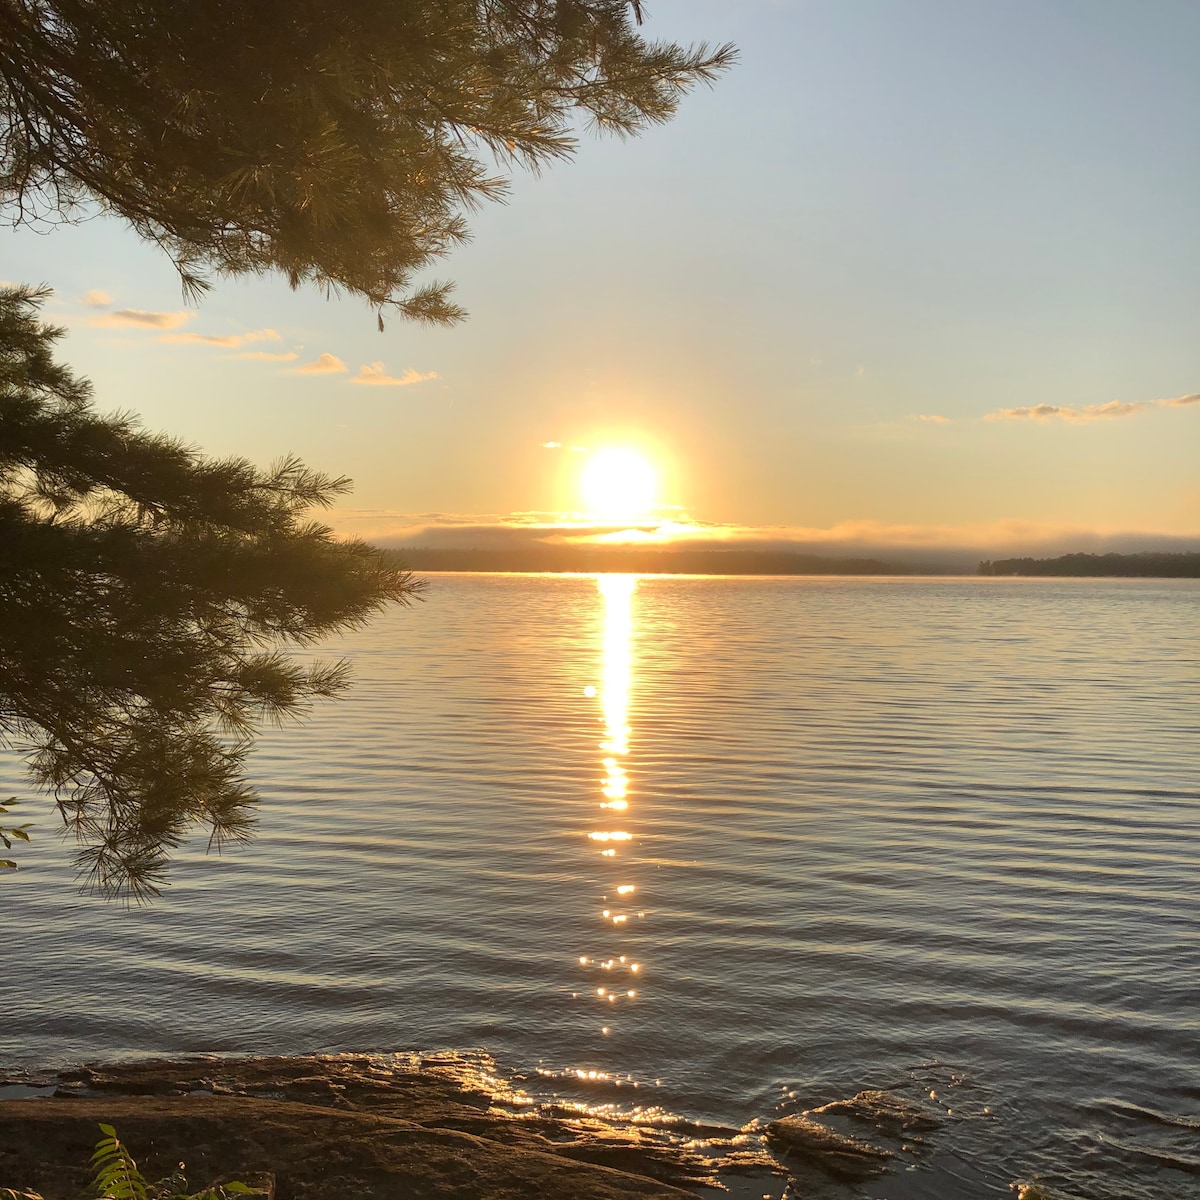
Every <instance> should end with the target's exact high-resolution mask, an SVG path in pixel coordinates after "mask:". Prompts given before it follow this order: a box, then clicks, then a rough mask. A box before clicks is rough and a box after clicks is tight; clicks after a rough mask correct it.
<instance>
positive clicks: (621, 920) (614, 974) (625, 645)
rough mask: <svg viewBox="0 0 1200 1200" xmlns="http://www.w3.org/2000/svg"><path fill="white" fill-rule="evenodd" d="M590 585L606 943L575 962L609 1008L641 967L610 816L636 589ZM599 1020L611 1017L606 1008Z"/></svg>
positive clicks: (625, 736)
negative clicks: (633, 948) (629, 942)
mask: <svg viewBox="0 0 1200 1200" xmlns="http://www.w3.org/2000/svg"><path fill="white" fill-rule="evenodd" d="M596 586H597V588H598V590H599V592H600V596H601V599H602V600H603V603H604V626H603V642H602V646H603V652H602V657H601V671H602V674H601V686H600V689H599V693H598V695H599V700H600V710H601V718H602V722H603V727H604V732H603V737H602V738H601V741H600V743H599V747H598V748H599V750H600V753H601V754H602V755H603V757H602V759H601V765H602V767H603V771H604V773H603V776H602V779H601V784H600V794H601V796H602V797H603V799H602V800H601V801H600V808H601V809H602V810H603V811H604V812H606V813H609V814H612V817H610V819H609V820H608V821H606V822H605V823H604V825H603V827H601V828H598V829H592V830H591V831H590V832H589V833H588V838H589V839H590V840H591V841H592V842H593V843H595V844H596V845H597V846H598V847H599V848H600V849H599V852H600V855H601V856H602V857H603V858H605V859H608V860H610V861H611V864H612V867H613V878H612V881H611V882H610V883H609V884H608V885H607V890H606V891H605V892H604V893H603V895H602V896H601V902H602V904H603V907H602V908H601V909H600V913H599V916H600V918H601V920H602V921H603V922H604V925H605V926H606V928H607V929H608V937H607V939H606V941H607V943H608V944H607V946H606V948H605V950H604V951H603V952H602V953H600V954H599V955H596V956H589V955H581V956H580V958H579V965H580V966H581V967H583V968H584V969H585V970H586V971H587V972H589V973H593V972H594V974H592V978H593V979H594V980H596V982H595V983H594V985H593V986H592V988H591V996H592V998H593V999H594V1000H595V1001H596V1002H598V1003H599V1004H601V1005H602V1006H603V1007H604V1008H605V1009H607V1010H609V1011H611V1010H612V1009H613V1007H614V1006H615V1005H616V1004H618V1002H628V1001H631V1000H634V999H636V998H637V987H636V986H634V985H635V984H636V982H637V976H638V973H639V972H640V971H641V969H642V966H641V963H638V962H634V961H633V960H632V958H631V957H630V956H629V955H628V954H621V953H620V952H619V951H620V945H619V938H620V931H621V929H622V927H623V926H625V925H626V924H627V923H628V922H629V920H630V919H631V918H634V919H637V918H640V917H641V916H642V915H643V914H642V913H640V912H634V911H632V910H631V909H630V908H629V907H627V906H628V905H630V903H631V901H632V899H633V897H634V896H635V895H636V893H637V885H636V884H635V883H634V882H633V881H632V880H630V879H629V878H627V877H626V876H625V875H624V874H623V873H622V870H621V868H622V866H623V864H622V863H621V861H620V857H619V855H618V848H619V847H621V846H625V845H628V844H629V843H630V842H632V841H633V834H631V833H630V832H629V831H628V830H627V829H625V828H622V824H623V822H620V821H618V820H614V819H612V818H613V817H616V816H617V815H618V814H622V815H623V814H625V813H627V811H628V809H629V772H628V770H627V769H626V766H625V761H626V759H627V756H628V754H629V743H630V735H631V731H630V728H629V697H630V692H631V690H632V687H633V597H634V593H635V591H636V590H637V576H635V575H601V576H599V577H598V578H597V580H596ZM587 695H588V696H596V695H597V689H596V688H595V687H589V688H588V689H587ZM614 939H616V941H614ZM600 980H603V982H600ZM584 994H585V995H587V993H584ZM603 1019H605V1020H609V1019H611V1018H610V1017H609V1014H608V1013H607V1012H606V1013H605V1017H604V1018H603ZM610 1029H611V1027H610V1026H609V1025H602V1026H601V1032H602V1033H603V1034H605V1035H607V1034H608V1033H609V1032H610ZM591 1075H594V1072H593V1073H591ZM589 1077H590V1076H589Z"/></svg>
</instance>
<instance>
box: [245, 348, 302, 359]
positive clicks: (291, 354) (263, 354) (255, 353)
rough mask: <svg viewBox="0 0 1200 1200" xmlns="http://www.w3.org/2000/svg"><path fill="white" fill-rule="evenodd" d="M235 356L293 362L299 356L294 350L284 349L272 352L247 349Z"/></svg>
mask: <svg viewBox="0 0 1200 1200" xmlns="http://www.w3.org/2000/svg"><path fill="white" fill-rule="evenodd" d="M235 357H236V358H253V359H256V360H258V361H259V362H295V361H296V359H298V358H299V357H300V355H298V354H297V353H296V352H295V351H294V350H285V351H283V352H282V353H280V354H273V353H272V352H271V351H270V350H247V351H246V353H245V354H238V355H235Z"/></svg>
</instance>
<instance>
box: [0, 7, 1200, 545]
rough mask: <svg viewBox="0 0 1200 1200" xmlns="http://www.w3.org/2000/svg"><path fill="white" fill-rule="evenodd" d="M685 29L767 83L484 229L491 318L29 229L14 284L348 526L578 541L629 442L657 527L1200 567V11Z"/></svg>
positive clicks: (64, 349)
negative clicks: (597, 474) (595, 492)
mask: <svg viewBox="0 0 1200 1200" xmlns="http://www.w3.org/2000/svg"><path fill="white" fill-rule="evenodd" d="M646 31H647V33H648V34H649V35H651V36H654V37H660V38H666V39H671V40H677V41H682V42H688V43H691V42H698V41H708V42H710V43H719V42H724V41H732V42H734V43H736V44H737V45H738V47H739V48H740V52H741V58H740V62H739V64H738V65H737V66H736V67H735V68H734V69H733V70H732V71H731V72H729V73H728V74H727V75H726V76H724V77H723V78H722V79H721V80H720V82H719V83H718V84H717V85H716V86H715V87H713V88H712V89H701V90H699V91H697V92H695V93H693V94H692V95H690V96H689V97H688V98H686V99H685V100H684V102H683V104H682V105H681V108H680V112H679V114H678V116H677V117H676V118H675V120H674V121H672V122H671V123H669V124H667V125H665V126H662V127H657V128H654V129H651V130H650V131H648V132H647V133H645V134H643V135H642V136H641V137H640V138H638V139H635V140H632V141H620V140H617V139H611V138H604V139H596V138H589V139H586V140H584V141H582V142H581V144H580V147H579V151H578V153H577V155H576V158H575V160H574V161H573V162H571V163H567V164H559V165H556V166H554V167H551V168H549V169H548V170H547V171H546V172H545V173H543V174H542V175H540V176H537V177H533V176H529V175H524V176H517V177H516V178H515V179H514V186H513V188H512V192H511V196H510V199H509V202H508V203H507V204H506V205H503V206H500V205H493V206H491V207H489V208H487V209H485V210H483V211H481V212H479V213H477V214H475V215H473V216H472V218H471V227H472V231H473V240H472V241H471V242H470V243H469V244H467V245H466V246H464V247H461V248H460V249H458V250H456V251H455V252H454V254H453V255H452V256H451V257H450V258H448V259H447V260H446V261H445V263H444V264H443V266H442V268H441V269H440V270H438V271H436V272H435V273H434V275H435V277H437V278H450V279H453V280H454V281H455V282H456V284H457V291H456V299H457V300H458V301H459V302H460V303H462V304H463V305H464V306H465V307H466V308H467V309H468V310H469V312H470V314H471V315H470V318H469V320H468V321H467V322H466V323H465V324H462V325H459V326H456V327H454V328H449V329H440V328H426V327H421V326H416V325H413V324H410V323H405V322H403V321H401V320H399V319H393V320H391V321H389V322H388V323H387V328H386V330H385V332H383V333H379V332H378V331H377V329H376V325H375V317H374V314H373V313H372V312H371V311H370V310H369V309H368V308H367V307H366V306H365V305H364V304H362V303H360V302H358V301H357V300H354V299H349V298H345V297H342V298H340V299H338V298H335V299H332V300H329V299H326V298H324V297H323V296H321V295H320V294H319V293H317V292H316V291H315V290H313V289H307V290H302V291H300V292H292V291H290V290H289V289H288V287H287V285H286V283H285V282H284V281H283V280H282V279H279V278H262V279H253V280H218V281H217V282H216V284H215V286H214V288H213V290H212V291H211V292H210V293H209V294H208V295H207V296H206V297H205V298H204V299H203V301H202V302H201V303H200V305H199V306H198V307H188V306H185V304H184V302H183V298H182V295H181V291H180V287H179V283H178V279H177V277H176V275H175V272H174V269H173V267H172V265H171V264H170V262H169V261H168V260H167V259H166V258H165V257H164V256H163V255H162V254H161V252H159V251H157V250H155V249H153V248H151V247H149V246H147V245H145V244H143V243H141V242H140V241H139V240H138V238H137V236H136V235H135V234H134V233H133V232H132V231H130V230H129V229H128V228H126V227H125V226H124V225H123V224H122V223H121V222H120V221H119V220H117V219H115V218H102V219H97V220H93V221H89V222H86V223H84V224H82V225H80V226H77V227H69V228H68V227H63V228H58V229H55V230H52V231H50V232H48V233H37V232H34V231H30V230H19V231H16V232H11V231H8V230H5V231H4V233H3V235H2V240H0V247H2V250H0V277H2V278H5V279H9V280H15V281H23V282H33V283H40V282H45V283H48V284H50V285H51V286H52V287H53V288H54V289H55V297H54V300H53V302H52V303H51V305H50V306H49V308H48V310H47V311H48V316H49V318H50V319H52V320H54V321H56V322H59V323H61V324H64V325H65V326H67V328H68V329H69V331H70V332H69V337H67V338H66V339H65V341H64V342H63V343H61V353H62V355H63V357H64V358H65V359H66V360H67V361H69V362H70V363H71V364H72V365H73V366H74V367H75V368H76V369H77V370H78V371H80V372H82V373H83V374H86V375H87V376H89V377H90V378H91V379H92V381H93V383H94V385H95V389H96V403H97V406H98V407H99V408H101V409H121V410H125V411H133V412H136V413H138V414H140V415H141V417H142V418H143V419H144V421H145V423H146V425H147V426H149V427H151V428H154V429H161V430H165V431H168V432H171V433H173V434H176V435H178V436H180V437H182V438H183V439H185V440H187V441H189V442H191V443H193V444H195V445H198V446H199V447H201V448H202V449H204V450H206V451H208V452H211V453H213V454H218V455H229V454H236V455H243V456H246V457H248V458H250V459H252V460H254V461H256V462H259V463H262V464H264V465H265V464H266V463H268V462H270V461H272V460H274V459H276V458H278V457H280V456H281V455H283V454H285V453H289V452H291V453H296V454H299V455H300V456H301V457H302V458H303V459H304V460H305V461H306V462H307V463H309V464H310V465H311V466H314V467H318V468H321V469H324V470H327V471H329V472H332V473H334V474H346V475H349V476H351V477H352V478H353V479H354V481H355V490H354V493H353V495H352V496H350V497H349V498H347V499H346V500H345V502H344V503H342V504H341V505H340V506H339V507H338V509H336V510H335V511H334V512H333V513H332V514H331V515H330V522H331V523H332V524H333V525H334V526H335V528H337V529H339V530H342V531H345V532H353V533H357V534H360V535H362V536H367V537H370V538H373V539H376V540H379V541H380V542H382V543H385V544H392V545H417V544H455V545H464V544H479V545H483V544H490V543H489V539H491V540H492V541H495V540H496V539H500V540H501V541H503V540H504V539H505V538H510V537H512V536H522V537H535V538H546V537H556V536H561V533H562V531H561V530H558V526H559V524H560V523H561V521H562V520H563V517H564V514H572V513H578V512H579V511H580V508H581V505H582V504H583V501H582V500H581V497H580V495H579V486H578V484H579V479H580V476H581V473H582V472H583V470H584V468H585V467H586V464H587V462H588V461H589V460H590V458H591V457H592V456H593V455H594V454H595V453H596V452H597V451H598V450H601V449H604V448H610V447H627V448H630V449H633V450H635V451H637V452H639V453H641V454H642V455H643V456H644V457H645V458H646V459H647V460H648V461H649V462H650V463H651V464H652V465H653V467H654V469H655V471H656V472H657V476H658V490H657V501H658V505H657V507H656V509H655V514H654V516H655V519H654V521H651V522H649V523H646V522H643V523H642V527H641V535H642V536H646V535H647V533H649V534H650V535H651V536H657V537H661V538H669V539H670V538H682V539H690V540H692V541H693V542H695V543H697V544H704V543H707V542H712V543H713V544H720V545H730V544H741V543H750V544H754V543H764V544H765V543H769V544H771V545H781V546H782V545H795V546H796V547H797V548H801V549H806V550H812V549H814V548H816V549H820V548H828V549H833V550H837V551H839V552H840V551H845V550H854V551H863V550H870V551H876V550H878V549H879V548H881V547H883V548H887V547H893V548H914V547H921V548H929V547H936V546H954V547H966V548H969V549H976V548H977V549H978V550H979V551H980V553H982V554H986V555H987V556H994V555H999V554H1004V553H1039V552H1046V553H1061V552H1063V551H1065V550H1074V549H1084V550H1098V549H1110V548H1115V549H1140V548H1166V549H1184V548H1189V549H1197V548H1200V470H1198V469H1197V467H1198V464H1200V230H1198V226H1200V223H1198V221H1197V205H1196V197H1197V196H1200V120H1198V119H1197V118H1198V116H1200V73H1198V72H1197V71H1196V70H1195V47H1196V45H1197V44H1200V6H1197V5H1196V4H1194V3H1192V2H1191V0H1179V2H1175V0H1151V2H1149V3H1144V4H1136V5H1135V4H1129V3H1126V2H1120V3H1117V2H1111V0H1008V2H1007V3H1005V4H1003V5H997V4H989V3H985V2H984V0H968V2H966V3H964V2H963V0H944V2H935V0H853V2H851V3H847V0H737V2H736V3H730V2H729V0H720V2H718V0H652V2H651V4H650V5H649V6H648V20H647V25H646ZM656 529H657V530H659V532H657V533H655V530H656ZM568 533H570V531H568ZM571 536H574V535H573V534H571Z"/></svg>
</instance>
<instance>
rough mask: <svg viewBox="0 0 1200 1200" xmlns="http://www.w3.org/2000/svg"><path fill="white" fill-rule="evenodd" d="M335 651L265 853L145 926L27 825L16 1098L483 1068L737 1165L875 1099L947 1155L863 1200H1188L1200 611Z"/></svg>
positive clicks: (524, 591)
mask: <svg viewBox="0 0 1200 1200" xmlns="http://www.w3.org/2000/svg"><path fill="white" fill-rule="evenodd" d="M332 649H334V650H335V652H337V653H345V654H346V655H348V656H349V657H350V658H351V659H352V660H353V662H354V666H355V669H356V673H357V685H356V687H355V689H354V691H353V693H352V694H351V695H350V697H349V698H348V699H346V700H344V701H341V702H339V703H332V704H325V705H323V706H321V707H319V708H318V709H317V710H316V711H315V713H314V714H313V716H312V717H311V719H309V720H307V721H306V722H304V723H303V724H301V725H294V726H289V727H287V728H285V729H283V730H279V731H272V732H270V733H269V734H267V735H266V736H265V737H264V738H263V739H262V741H261V743H260V748H259V750H258V752H257V753H256V755H255V757H254V760H253V772H254V777H255V779H256V781H257V783H258V784H259V786H260V788H261V792H262V795H263V805H262V811H261V827H260V831H259V836H258V838H257V839H256V841H255V842H254V843H253V844H252V845H250V846H248V847H246V848H244V849H239V850H236V851H234V852H232V853H230V854H228V855H226V857H224V858H221V859H214V858H206V857H205V856H203V854H201V853H200V852H198V851H197V852H192V853H187V854H185V855H183V856H181V858H180V860H179V862H178V864H177V866H176V868H175V871H174V876H173V880H174V882H173V886H172V887H171V888H170V889H169V892H168V894H167V895H166V896H165V897H164V898H163V899H162V900H161V901H159V902H158V903H157V904H156V905H155V906H153V907H150V908H146V909H141V910H138V909H133V910H125V909H122V908H121V907H118V906H111V905H105V904H104V903H102V902H100V901H96V900H90V899H84V898H80V897H78V896H77V895H76V894H75V893H74V891H73V888H72V880H71V873H70V869H69V853H70V847H69V846H67V845H64V844H63V843H61V842H60V841H59V840H58V838H57V837H56V836H55V835H54V833H53V824H52V821H51V818H50V817H49V815H48V814H47V813H46V810H45V808H44V807H42V806H40V805H36V804H35V803H33V802H31V803H30V804H29V805H28V809H29V810H33V809H34V808H35V807H36V808H37V810H38V811H36V812H34V811H30V812H29V813H28V816H27V818H26V819H37V820H38V821H39V827H38V829H36V830H35V833H36V834H37V838H36V840H35V841H34V843H33V844H32V846H31V847H25V846H20V847H18V849H19V850H20V851H21V861H22V866H23V869H22V871H21V872H20V873H19V874H18V875H15V876H12V877H10V878H7V879H5V880H3V881H0V883H2V886H3V887H4V889H5V891H4V898H5V901H6V904H5V917H6V920H5V932H4V943H3V944H4V957H5V968H6V969H5V971H4V976H3V983H0V1004H2V1006H3V1012H4V1019H3V1023H2V1024H0V1039H2V1045H0V1066H8V1067H11V1066H14V1065H20V1064H24V1065H37V1066H49V1065H63V1064H66V1063H70V1062H73V1061H79V1060H81V1059H103V1058H110V1059H111V1058H113V1057H116V1056H120V1055H126V1054H148V1053H161V1052H165V1053H169V1054H178V1053H184V1052H199V1051H228V1052H234V1051H238V1052H259V1051H263V1052H267V1051H269V1052H282V1053H292V1052H309V1051H337V1050H379V1051H396V1050H404V1049H409V1048H421V1049H427V1050H433V1049H438V1048H444V1047H453V1048H460V1049H461V1048H469V1047H481V1048H483V1049H484V1050H486V1051H487V1052H488V1053H489V1054H490V1055H492V1056H494V1058H495V1060H496V1063H497V1064H498V1067H499V1069H500V1070H501V1071H502V1072H505V1073H508V1074H510V1075H512V1076H514V1077H516V1078H518V1079H519V1081H520V1083H521V1086H522V1087H524V1088H525V1089H527V1090H529V1091H532V1092H533V1093H535V1094H536V1095H539V1096H551V1095H560V1096H565V1097H569V1098H571V1099H573V1100H586V1101H587V1102H588V1103H591V1104H597V1105H603V1104H614V1105H617V1106H619V1107H621V1108H622V1109H633V1108H635V1107H638V1106H641V1107H642V1108H646V1109H648V1108H653V1107H661V1108H664V1109H667V1110H671V1111H673V1112H679V1113H684V1114H687V1115H689V1116H693V1117H701V1118H714V1119H718V1120H721V1121H725V1122H733V1123H735V1124H739V1123H741V1122H744V1121H748V1120H750V1119H752V1118H755V1117H762V1118H769V1117H771V1116H774V1115H777V1114H779V1113H780V1112H785V1111H795V1110H798V1109H803V1108H807V1107H811V1106H814V1105H817V1104H822V1103H825V1102H827V1101H831V1100H835V1099H838V1098H842V1097H846V1096H849V1095H851V1094H853V1093H854V1092H856V1091H858V1090H860V1089H862V1088H866V1087H883V1088H889V1089H892V1090H895V1091H897V1092H899V1093H900V1094H902V1095H907V1096H910V1097H913V1098H919V1099H922V1100H924V1101H925V1102H926V1103H928V1104H932V1105H937V1106H939V1107H941V1108H942V1109H943V1110H944V1111H946V1112H947V1119H946V1123H945V1124H944V1125H943V1127H942V1128H941V1129H939V1130H937V1131H936V1132H934V1133H933V1134H931V1135H930V1148H929V1149H928V1150H926V1151H924V1152H923V1153H921V1154H919V1155H917V1156H915V1157H914V1158H913V1159H912V1161H911V1162H908V1163H901V1165H900V1167H899V1169H898V1170H896V1171H895V1172H893V1173H892V1174H891V1175H889V1176H887V1177H884V1178H883V1179H881V1180H880V1181H878V1182H876V1183H873V1184H871V1185H870V1186H869V1187H868V1188H866V1189H865V1190H864V1191H861V1192H858V1193H855V1192H853V1190H850V1191H847V1193H846V1194H847V1195H852V1194H854V1195H869V1196H872V1197H905V1198H909V1197H913V1198H916V1197H930V1198H933V1197H936V1198H937V1200H959V1198H962V1200H966V1198H971V1200H974V1198H976V1197H984V1196H997V1197H1000V1196H1009V1195H1010V1192H1009V1183H1010V1181H1012V1180H1014V1179H1017V1178H1026V1177H1028V1176H1029V1174H1030V1173H1032V1172H1037V1173H1040V1174H1041V1175H1042V1176H1043V1177H1044V1178H1045V1180H1046V1181H1047V1182H1048V1183H1050V1184H1052V1185H1054V1186H1056V1187H1057V1188H1059V1189H1061V1191H1062V1192H1063V1193H1064V1194H1065V1195H1067V1196H1074V1197H1089V1198H1097V1200H1110V1198H1111V1200H1117V1198H1122V1200H1128V1198H1136V1200H1144V1198H1150V1197H1168V1196H1170V1197H1184V1196H1197V1195H1200V790H1198V782H1197V781H1198V779H1200V737H1198V736H1197V733H1198V730H1197V724H1198V718H1200V662H1198V660H1200V585H1197V583H1195V582H1188V581H1182V582H1160V581H1107V580H1103V581H1096V580H1011V579H1009V580H1005V579H961V580H960V579H955V580H940V579H939V580H905V579H887V580H869V579H836V580H834V579H795V578H789V579H690V578H663V577H652V578H640V579H636V580H635V579H633V578H632V577H623V576H612V577H604V578H601V579H600V580H597V579H596V578H594V577H584V576H567V577H561V576H560V577H536V576H502V577H497V576H492V577H487V576H437V577H435V578H434V579H433V582H432V586H431V588H430V592H429V597H428V602H427V603H426V604H424V605H421V606H419V607H418V608H416V609H415V610H413V611H408V612H401V611H397V612H395V613H392V614H390V615H388V616H387V617H385V618H383V619H381V620H379V621H377V622H376V623H375V624H374V625H372V626H371V627H370V628H369V629H367V630H366V631H363V632H361V633H358V634H355V635H354V636H353V637H352V638H350V639H348V640H347V641H346V642H344V643H341V644H339V646H337V647H335V648H332ZM2 772H3V776H2V778H0V784H2V785H3V787H4V789H5V791H4V794H6V795H7V794H9V793H10V792H16V793H18V794H21V792H22V790H23V784H22V780H21V778H20V775H19V772H18V771H17V770H16V768H15V766H14V764H13V763H12V762H11V761H8V762H6V763H4V764H2ZM29 799H30V801H32V799H33V798H32V797H29ZM0 1182H4V1181H0Z"/></svg>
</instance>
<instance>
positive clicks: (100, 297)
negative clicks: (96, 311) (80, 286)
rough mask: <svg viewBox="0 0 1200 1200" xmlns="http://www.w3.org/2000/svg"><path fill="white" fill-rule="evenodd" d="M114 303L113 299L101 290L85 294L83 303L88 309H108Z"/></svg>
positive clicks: (93, 289) (96, 289)
mask: <svg viewBox="0 0 1200 1200" xmlns="http://www.w3.org/2000/svg"><path fill="white" fill-rule="evenodd" d="M112 302H113V298H112V297H111V296H110V295H109V294H108V293H107V292H106V291H103V290H102V289H100V288H92V290H91V291H90V292H85V293H84V297H83V303H84V304H86V305H87V306H88V308H107V307H108V306H109V305H110V304H111V303H112Z"/></svg>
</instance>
